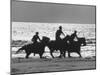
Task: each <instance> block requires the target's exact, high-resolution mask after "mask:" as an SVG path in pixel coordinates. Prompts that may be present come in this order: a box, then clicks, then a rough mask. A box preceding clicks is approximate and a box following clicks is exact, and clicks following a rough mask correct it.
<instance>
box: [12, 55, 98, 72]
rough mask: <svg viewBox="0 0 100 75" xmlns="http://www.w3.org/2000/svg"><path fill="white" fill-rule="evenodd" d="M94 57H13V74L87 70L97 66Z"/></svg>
mask: <svg viewBox="0 0 100 75" xmlns="http://www.w3.org/2000/svg"><path fill="white" fill-rule="evenodd" d="M95 64H96V60H95V57H92V58H78V57H75V58H54V59H52V58H43V59H40V58H29V59H25V58H12V60H11V74H27V73H42V72H54V71H71V70H85V69H86V70H87V69H95V68H96V65H95Z"/></svg>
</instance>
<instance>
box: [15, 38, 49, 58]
mask: <svg viewBox="0 0 100 75" xmlns="http://www.w3.org/2000/svg"><path fill="white" fill-rule="evenodd" d="M49 40H50V39H49V38H47V37H43V38H42V40H41V42H38V43H37V44H35V45H34V44H27V45H24V46H22V47H21V48H20V49H19V50H18V51H17V52H16V54H17V53H18V52H20V51H21V50H25V53H26V58H28V57H29V55H30V54H31V53H34V54H39V56H40V58H42V55H43V53H44V49H45V46H46V45H47V43H48V42H49Z"/></svg>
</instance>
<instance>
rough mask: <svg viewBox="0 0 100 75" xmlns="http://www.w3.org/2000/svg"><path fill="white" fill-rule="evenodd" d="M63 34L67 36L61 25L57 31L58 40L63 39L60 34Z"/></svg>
mask: <svg viewBox="0 0 100 75" xmlns="http://www.w3.org/2000/svg"><path fill="white" fill-rule="evenodd" d="M61 34H63V35H64V36H65V34H64V33H63V32H62V26H59V29H58V30H57V31H56V40H58V41H59V40H61V37H60V35H61Z"/></svg>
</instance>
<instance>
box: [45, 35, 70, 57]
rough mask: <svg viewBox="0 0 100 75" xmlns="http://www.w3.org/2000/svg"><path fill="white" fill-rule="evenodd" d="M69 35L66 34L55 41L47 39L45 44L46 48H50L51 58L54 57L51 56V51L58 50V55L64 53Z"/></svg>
mask: <svg viewBox="0 0 100 75" xmlns="http://www.w3.org/2000/svg"><path fill="white" fill-rule="evenodd" d="M68 38H69V36H66V37H65V38H64V39H62V40H59V41H56V40H51V41H49V43H48V44H47V46H48V48H49V49H50V54H51V56H52V58H54V56H53V52H54V51H55V50H56V51H57V50H59V51H60V56H59V57H61V56H62V55H64V53H65V51H66V49H67V45H68V43H67V41H68Z"/></svg>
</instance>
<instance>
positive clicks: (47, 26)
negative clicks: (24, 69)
mask: <svg viewBox="0 0 100 75" xmlns="http://www.w3.org/2000/svg"><path fill="white" fill-rule="evenodd" d="M59 26H62V30H63V32H64V34H65V35H71V34H72V33H73V32H74V31H75V30H77V32H78V33H77V36H78V37H85V38H86V42H87V45H86V46H82V47H81V54H82V57H93V56H95V51H96V50H95V46H96V37H95V29H96V28H95V27H96V26H95V24H72V23H36V22H33V23H32V22H12V32H11V33H12V37H11V38H12V42H11V49H12V50H11V51H12V58H14V57H25V52H22V53H19V54H14V53H15V52H16V51H17V50H18V49H19V48H20V47H21V46H23V45H25V44H28V43H31V39H32V37H33V35H34V34H35V32H39V36H40V39H42V37H43V36H47V37H49V38H50V39H51V40H55V32H56V31H57V30H58V28H59ZM61 38H64V36H63V35H61ZM45 51H46V52H45V53H44V56H47V57H51V56H50V53H49V49H48V48H47V47H46V48H45ZM53 54H54V56H59V51H58V52H54V53H53ZM71 55H72V56H74V57H77V56H78V54H76V53H71ZM66 56H67V53H66ZM30 57H34V58H37V57H38V55H36V56H33V55H32V54H31V55H30Z"/></svg>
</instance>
